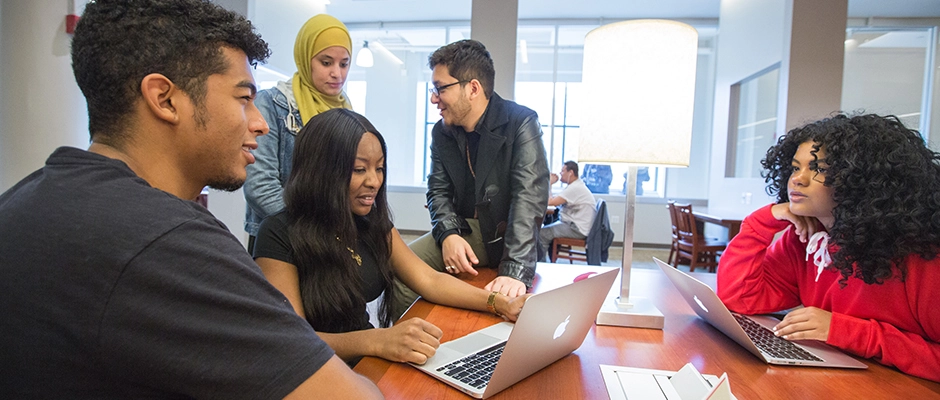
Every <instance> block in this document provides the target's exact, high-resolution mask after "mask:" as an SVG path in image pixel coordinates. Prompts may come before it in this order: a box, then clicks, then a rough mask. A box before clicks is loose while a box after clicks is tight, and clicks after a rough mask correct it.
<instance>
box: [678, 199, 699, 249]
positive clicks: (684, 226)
mask: <svg viewBox="0 0 940 400" xmlns="http://www.w3.org/2000/svg"><path fill="white" fill-rule="evenodd" d="M673 207H674V209H675V214H676V234H677V235H678V237H679V242H680V243H690V244H691V243H695V241H697V240H698V230H697V229H696V227H695V215H692V205H691V204H675V203H674V204H673Z"/></svg>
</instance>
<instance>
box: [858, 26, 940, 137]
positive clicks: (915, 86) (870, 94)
mask: <svg viewBox="0 0 940 400" xmlns="http://www.w3.org/2000/svg"><path fill="white" fill-rule="evenodd" d="M934 29H935V28H904V29H901V28H898V29H889V28H849V29H847V32H846V41H845V62H844V69H843V74H842V109H843V110H846V111H849V112H852V111H861V112H865V113H877V114H893V115H896V116H897V117H898V118H900V119H901V122H903V123H904V125H906V126H907V127H908V128H911V129H917V130H919V131H920V132H921V134H922V135H923V136H924V137H925V138H926V137H928V134H929V127H930V120H929V115H930V111H929V107H930V101H929V99H930V94H931V93H932V86H931V80H932V79H933V78H932V77H931V73H930V72H931V70H932V69H933V68H931V65H932V62H933V58H934V56H933V50H932V49H934V48H935V45H934V43H933V40H934V39H933V38H934V36H935V35H934V32H933V31H934Z"/></svg>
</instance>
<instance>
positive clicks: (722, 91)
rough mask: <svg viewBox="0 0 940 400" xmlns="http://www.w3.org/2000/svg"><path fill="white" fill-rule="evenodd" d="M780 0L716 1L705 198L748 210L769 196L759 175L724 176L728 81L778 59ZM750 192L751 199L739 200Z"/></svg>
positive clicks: (714, 204)
mask: <svg viewBox="0 0 940 400" xmlns="http://www.w3.org/2000/svg"><path fill="white" fill-rule="evenodd" d="M785 5H786V0H767V1H734V0H724V1H722V2H721V11H720V15H719V18H718V21H719V28H718V29H719V32H720V33H719V38H718V60H717V64H716V74H715V103H714V116H715V117H714V120H713V121H712V127H713V129H712V144H711V159H712V162H711V168H710V170H711V174H710V179H709V184H710V187H709V191H708V203H709V206H710V207H715V208H723V207H727V208H737V209H741V210H742V212H750V211H753V210H755V209H757V208H758V207H760V206H762V205H764V204H767V203H769V202H771V201H772V199H771V198H770V197H769V196H767V195H766V193H765V192H764V182H763V179H760V178H754V179H745V178H725V176H724V175H725V158H726V154H727V146H728V134H727V132H728V112H729V107H730V91H731V85H733V84H734V83H736V82H738V81H741V80H742V79H744V78H746V77H748V76H750V75H752V74H754V73H755V72H757V71H760V70H762V69H764V68H767V67H769V66H771V65H773V64H774V63H776V62H779V61H780V60H781V59H782V58H783V40H784V39H783V29H784V14H785V11H784V9H785ZM742 193H751V204H742Z"/></svg>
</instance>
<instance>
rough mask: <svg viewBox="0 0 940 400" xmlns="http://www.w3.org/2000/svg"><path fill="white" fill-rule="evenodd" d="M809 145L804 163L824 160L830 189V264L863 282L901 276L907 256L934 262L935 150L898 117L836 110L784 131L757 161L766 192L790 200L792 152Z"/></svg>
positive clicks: (939, 200)
mask: <svg viewBox="0 0 940 400" xmlns="http://www.w3.org/2000/svg"><path fill="white" fill-rule="evenodd" d="M807 142H810V143H814V145H813V150H812V151H811V152H810V154H812V155H813V157H814V158H817V157H818V156H817V154H819V152H820V151H822V152H823V154H824V157H825V158H824V159H814V160H813V161H811V162H810V164H809V168H810V169H812V170H817V171H818V169H821V168H823V167H822V166H820V164H822V165H824V166H826V171H825V182H824V184H825V185H826V186H828V187H831V188H832V189H833V195H832V199H833V201H835V204H836V206H835V208H834V209H833V210H832V215H833V217H834V218H835V222H834V223H833V225H832V228H831V229H830V230H829V235H830V236H831V238H832V239H831V241H830V243H833V244H835V245H836V248H837V249H838V250H836V252H835V253H834V254H832V265H831V267H832V268H835V269H837V270H839V272H840V273H841V274H842V281H841V282H842V283H843V284H845V282H846V280H847V279H848V278H849V277H855V278H859V279H861V280H863V281H864V282H865V283H868V284H872V283H882V282H884V280H886V279H889V278H891V277H893V276H894V274H895V270H897V271H898V272H900V276H901V278H902V279H903V277H904V276H905V273H906V269H905V266H904V259H905V258H906V257H907V256H909V255H912V254H916V255H920V256H921V257H923V258H924V259H926V260H932V259H933V258H934V257H935V256H936V255H937V253H938V252H940V195H938V193H940V153H937V152H934V151H932V150H930V149H929V148H927V146H926V144H925V143H924V139H923V137H921V136H920V134H919V133H918V132H917V131H915V130H913V129H908V128H907V127H905V126H904V124H902V123H901V121H900V120H899V119H898V118H897V117H895V116H886V117H882V116H878V115H875V114H868V115H855V116H849V115H846V114H837V115H834V116H832V117H831V118H826V119H823V120H820V121H817V122H813V123H811V124H807V125H805V126H802V127H799V128H795V129H793V130H791V131H790V132H788V133H787V134H786V135H784V136H781V137H780V139H779V140H778V141H777V144H776V145H774V146H773V147H771V148H770V149H769V150H768V151H767V155H766V156H765V157H764V159H763V160H762V161H761V165H763V167H764V169H765V171H764V173H763V176H764V179H765V180H766V181H767V183H768V185H767V193H768V194H770V195H771V196H773V195H776V196H777V201H778V202H780V203H785V202H788V201H790V200H789V194H788V193H787V182H788V181H789V180H790V175H791V174H792V173H793V167H792V166H791V165H792V162H793V155H794V154H796V151H797V148H799V147H800V144H803V143H807Z"/></svg>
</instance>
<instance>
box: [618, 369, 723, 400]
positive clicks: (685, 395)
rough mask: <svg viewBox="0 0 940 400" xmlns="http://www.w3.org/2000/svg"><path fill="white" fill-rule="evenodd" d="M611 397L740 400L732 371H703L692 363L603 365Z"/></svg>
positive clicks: (628, 399) (630, 398)
mask: <svg viewBox="0 0 940 400" xmlns="http://www.w3.org/2000/svg"><path fill="white" fill-rule="evenodd" d="M600 367H601V374H602V375H603V376H604V384H605V385H606V386H607V394H608V395H609V396H610V399H611V400H639V399H642V400H647V399H656V400H659V399H663V400H737V399H736V398H735V397H734V395H733V394H731V384H730V383H729V382H728V374H722V375H721V377H720V378H719V377H717V376H715V375H702V374H701V373H699V372H698V370H696V369H695V367H694V366H693V365H692V364H691V363H690V364H686V365H685V366H684V367H682V369H680V370H679V371H662V370H657V369H645V368H630V367H621V366H616V365H603V364H602V365H601V366H600Z"/></svg>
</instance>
